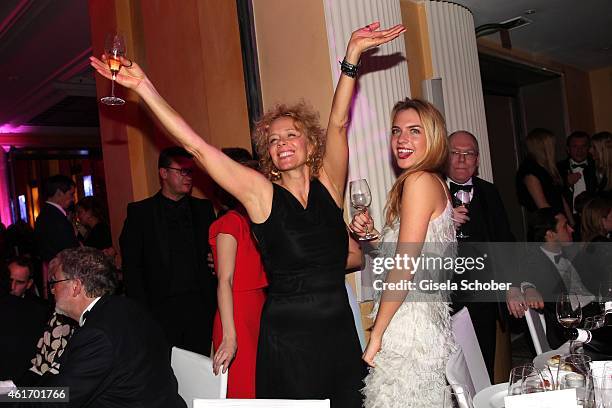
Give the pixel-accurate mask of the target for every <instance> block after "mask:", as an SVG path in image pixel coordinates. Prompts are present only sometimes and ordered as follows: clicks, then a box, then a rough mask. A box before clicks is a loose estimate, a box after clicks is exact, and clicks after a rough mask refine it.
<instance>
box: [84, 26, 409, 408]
mask: <svg viewBox="0 0 612 408" xmlns="http://www.w3.org/2000/svg"><path fill="white" fill-rule="evenodd" d="M379 26H380V25H379V24H378V23H374V24H370V25H368V26H366V27H364V28H361V29H359V30H357V31H355V32H353V34H352V36H351V39H350V41H349V44H348V46H347V51H346V56H345V61H344V63H343V73H344V75H341V76H340V79H339V81H338V85H337V87H336V92H335V94H334V100H333V103H332V109H331V113H330V117H329V123H328V126H327V131H326V132H324V131H323V130H322V129H321V128H320V127H319V126H318V125H316V122H317V121H318V119H317V115H316V114H314V113H312V112H310V111H309V109H307V108H305V107H304V106H303V105H301V104H298V105H296V106H295V107H292V108H287V107H283V106H279V107H277V108H275V109H273V110H272V111H271V112H269V113H268V114H266V115H265V116H264V118H263V119H262V121H261V122H260V123H259V125H258V130H257V132H256V140H257V145H258V150H259V154H260V157H261V158H262V170H263V171H264V173H265V174H266V175H267V176H268V177H269V178H267V177H265V176H264V175H262V174H260V173H258V172H256V171H254V170H252V169H249V168H247V167H245V166H242V165H240V164H238V163H236V162H234V161H232V160H231V159H229V158H228V157H227V156H225V155H224V154H223V153H222V152H221V151H219V150H217V149H216V148H214V147H212V146H210V145H208V144H207V143H206V142H205V141H204V139H203V138H201V137H200V136H199V135H197V134H196V133H195V132H194V131H193V129H191V127H189V125H188V124H187V123H186V122H185V121H184V120H183V118H182V117H181V116H180V115H179V114H178V113H176V112H175V111H174V110H173V109H172V108H171V107H170V106H169V105H168V104H167V103H166V101H165V100H164V99H163V98H162V97H161V96H160V95H159V94H158V93H157V91H156V89H155V87H154V86H153V85H152V84H151V82H150V81H149V79H148V78H147V77H146V75H145V74H144V72H143V71H142V70H141V69H140V67H139V66H138V65H136V64H131V63H130V62H129V61H127V60H125V61H123V62H124V65H125V68H124V69H122V70H121V71H120V73H119V74H118V76H117V82H118V83H119V84H121V85H123V86H126V87H128V88H131V89H133V90H134V91H135V92H136V93H137V94H138V95H139V96H140V97H141V98H142V99H143V101H144V102H145V103H146V104H147V105H148V106H149V108H150V109H151V111H152V112H153V114H154V115H155V116H156V117H157V118H158V119H159V121H160V122H161V123H162V124H163V125H164V126H165V127H166V129H167V130H168V132H169V133H170V134H171V135H172V136H174V137H175V138H176V139H177V140H178V141H179V142H180V143H181V144H182V145H183V146H184V147H185V148H186V149H187V150H188V151H189V152H190V153H192V154H193V155H194V158H195V159H196V160H197V162H198V163H199V164H200V165H201V166H202V167H204V168H205V169H206V171H207V172H208V173H209V174H210V176H211V177H212V178H213V179H214V180H215V181H216V182H217V183H218V184H219V185H220V186H221V187H223V188H224V189H225V190H226V191H227V192H229V193H230V194H232V195H233V196H235V197H236V198H237V199H238V200H239V201H240V202H241V203H242V204H243V205H244V207H245V208H246V210H247V212H248V215H249V217H250V219H251V221H252V222H253V224H254V225H253V231H254V233H255V235H256V237H257V239H258V241H259V244H260V249H261V254H262V259H263V261H264V264H265V267H266V271H267V273H268V275H269V284H270V286H269V292H268V298H267V300H266V304H265V305H264V311H263V314H262V319H261V333H260V338H259V347H258V360H257V379H256V380H257V396H258V397H260V398H297V399H305V398H313V399H320V398H330V399H331V400H332V404H333V406H334V407H360V406H361V396H360V393H359V389H360V388H361V386H362V378H363V376H364V374H365V368H364V366H363V363H362V362H361V358H360V354H361V349H360V346H359V340H358V338H357V333H356V331H355V326H354V323H353V317H352V313H351V310H350V307H349V304H348V300H347V295H346V291H345V288H344V269H345V263H346V256H347V249H348V243H347V233H346V229H345V225H344V223H343V219H342V206H343V199H344V185H345V182H346V175H347V165H348V142H347V138H346V131H347V125H348V120H349V106H350V102H351V98H352V95H353V90H354V87H355V78H354V77H355V75H356V73H357V72H356V71H357V68H358V63H359V58H360V56H361V54H362V52H363V51H365V50H367V49H369V48H373V47H376V46H379V45H381V44H384V43H386V42H389V41H391V40H392V39H394V38H396V37H397V36H399V35H400V34H401V33H403V32H404V31H405V29H404V28H403V27H402V26H401V25H398V26H395V27H393V28H391V29H388V30H378V28H379ZM91 60H92V66H93V67H94V68H96V70H97V71H98V72H99V73H100V74H102V75H103V76H105V77H107V78H111V73H110V71H109V69H108V67H107V65H106V64H105V63H104V62H102V61H100V60H98V59H96V58H93V57H92V58H91Z"/></svg>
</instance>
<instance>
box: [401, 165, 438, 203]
mask: <svg viewBox="0 0 612 408" xmlns="http://www.w3.org/2000/svg"><path fill="white" fill-rule="evenodd" d="M446 197H447V195H446V191H445V188H444V184H443V181H442V180H441V179H440V177H439V176H438V175H436V174H435V173H431V172H428V171H418V172H415V173H412V174H410V175H409V176H408V177H406V181H405V182H404V186H403V190H402V205H409V206H424V207H426V208H430V209H431V210H433V211H439V210H440V209H441V208H443V207H444V206H445V205H446V201H447V198H446Z"/></svg>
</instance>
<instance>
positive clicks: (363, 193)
mask: <svg viewBox="0 0 612 408" xmlns="http://www.w3.org/2000/svg"><path fill="white" fill-rule="evenodd" d="M349 190H350V194H351V204H353V208H355V209H356V210H357V211H359V212H362V213H363V212H365V211H366V210H367V208H368V207H369V206H370V203H371V202H372V194H371V193H370V186H369V185H368V181H367V180H366V179H359V180H353V181H351V182H350V183H349ZM365 228H366V231H365V232H366V234H365V235H364V236H363V237H359V240H360V241H369V240H372V239H376V238H378V234H373V233H371V232H369V231H368V226H367V225H366V227H365Z"/></svg>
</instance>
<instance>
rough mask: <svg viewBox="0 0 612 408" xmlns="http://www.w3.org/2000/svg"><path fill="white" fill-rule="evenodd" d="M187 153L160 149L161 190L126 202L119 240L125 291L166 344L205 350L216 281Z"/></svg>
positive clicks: (204, 213) (207, 219)
mask: <svg viewBox="0 0 612 408" xmlns="http://www.w3.org/2000/svg"><path fill="white" fill-rule="evenodd" d="M193 167H194V163H193V158H192V156H191V155H190V154H189V153H187V151H185V150H184V149H183V148H180V147H171V148H168V149H164V150H163V151H162V152H161V153H160V155H159V161H158V168H159V178H160V181H161V191H159V192H158V193H157V194H155V195H154V196H153V197H149V198H147V199H145V200H143V201H139V202H135V203H131V204H129V205H128V209H127V218H126V220H125V224H124V226H123V231H122V232H121V237H120V244H121V254H122V259H123V274H124V280H125V288H126V293H127V296H129V297H131V298H134V299H136V300H138V301H140V302H141V303H142V304H143V305H145V307H146V308H147V309H148V310H150V311H151V313H152V314H153V316H154V317H155V319H156V320H157V321H158V322H159V323H160V325H161V326H162V328H163V330H164V332H165V334H166V338H167V340H168V343H169V345H170V346H177V347H180V348H183V349H187V350H191V351H194V352H196V353H199V354H203V355H210V347H211V338H212V326H213V318H214V313H215V310H216V303H217V302H216V282H215V280H214V276H213V273H212V271H211V270H210V269H209V267H208V262H207V257H208V254H209V252H210V247H209V244H208V228H209V227H210V224H211V223H212V222H213V220H214V218H215V214H214V211H213V206H212V204H211V203H210V201H208V200H201V199H197V198H194V197H191V196H190V192H191V188H192V182H193V181H192V172H193Z"/></svg>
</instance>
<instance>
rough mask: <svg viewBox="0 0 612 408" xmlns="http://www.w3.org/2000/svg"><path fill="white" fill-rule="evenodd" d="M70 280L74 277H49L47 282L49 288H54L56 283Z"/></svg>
mask: <svg viewBox="0 0 612 408" xmlns="http://www.w3.org/2000/svg"><path fill="white" fill-rule="evenodd" d="M69 280H72V278H66V279H60V280H55V279H53V278H51V279H49V280H48V281H47V283H48V284H49V289H52V288H53V286H54V285H55V284H56V283H60V282H66V281H69Z"/></svg>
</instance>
